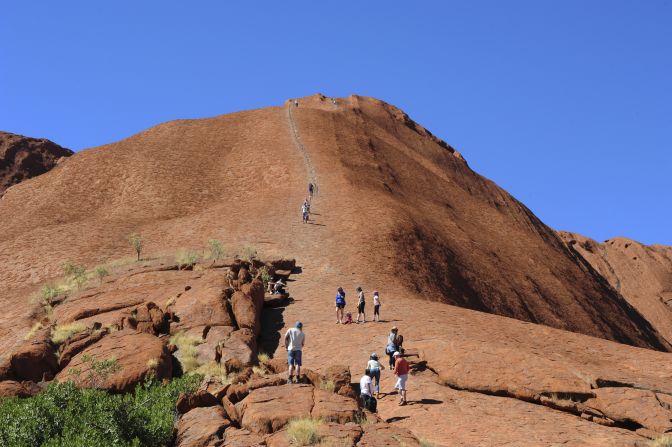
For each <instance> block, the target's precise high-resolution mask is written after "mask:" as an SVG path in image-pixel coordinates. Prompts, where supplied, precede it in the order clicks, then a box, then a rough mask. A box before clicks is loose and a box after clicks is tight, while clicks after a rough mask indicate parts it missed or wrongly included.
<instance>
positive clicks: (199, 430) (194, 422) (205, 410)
mask: <svg viewBox="0 0 672 447" xmlns="http://www.w3.org/2000/svg"><path fill="white" fill-rule="evenodd" d="M230 425H231V423H230V422H229V420H228V419H227V418H226V414H225V413H224V410H223V409H222V408H221V407H201V408H194V409H193V410H191V411H189V412H188V413H187V414H185V415H183V416H182V417H180V419H179V420H178V422H177V439H176V441H175V445H176V446H177V447H208V446H215V445H222V443H221V441H222V440H223V439H224V431H225V430H226V429H227V428H228V427H229V426H230Z"/></svg>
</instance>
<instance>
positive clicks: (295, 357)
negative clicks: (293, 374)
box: [287, 351, 301, 366]
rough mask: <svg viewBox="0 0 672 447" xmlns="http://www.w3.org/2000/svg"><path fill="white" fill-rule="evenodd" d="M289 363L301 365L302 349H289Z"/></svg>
mask: <svg viewBox="0 0 672 447" xmlns="http://www.w3.org/2000/svg"><path fill="white" fill-rule="evenodd" d="M287 364H288V365H290V366H291V365H296V366H301V351H287Z"/></svg>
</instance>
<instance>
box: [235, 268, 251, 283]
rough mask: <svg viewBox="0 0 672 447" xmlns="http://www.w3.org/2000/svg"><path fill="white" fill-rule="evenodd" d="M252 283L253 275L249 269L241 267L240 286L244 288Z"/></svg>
mask: <svg viewBox="0 0 672 447" xmlns="http://www.w3.org/2000/svg"><path fill="white" fill-rule="evenodd" d="M250 281H252V275H251V274H250V271H249V270H248V267H245V266H243V267H241V268H240V270H238V285H239V286H242V285H243V284H245V283H248V282H250Z"/></svg>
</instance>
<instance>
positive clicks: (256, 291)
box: [240, 279, 265, 336]
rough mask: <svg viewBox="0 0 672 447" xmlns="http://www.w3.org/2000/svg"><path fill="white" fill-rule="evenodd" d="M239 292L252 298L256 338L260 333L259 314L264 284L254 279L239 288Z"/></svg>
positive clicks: (262, 304) (261, 306)
mask: <svg viewBox="0 0 672 447" xmlns="http://www.w3.org/2000/svg"><path fill="white" fill-rule="evenodd" d="M240 291H241V292H243V293H245V294H246V295H248V296H250V298H252V303H253V304H254V312H255V316H256V319H255V325H256V326H255V327H256V328H257V330H256V331H255V334H256V335H257V336H258V335H259V333H260V332H261V312H262V311H263V309H264V293H265V291H264V283H263V281H261V280H260V279H255V280H254V281H252V282H251V283H248V284H244V285H243V286H241V288H240Z"/></svg>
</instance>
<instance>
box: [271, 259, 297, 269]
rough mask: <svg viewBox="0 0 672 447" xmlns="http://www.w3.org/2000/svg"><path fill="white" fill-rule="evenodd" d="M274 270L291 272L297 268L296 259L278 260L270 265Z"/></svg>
mask: <svg viewBox="0 0 672 447" xmlns="http://www.w3.org/2000/svg"><path fill="white" fill-rule="evenodd" d="M268 264H269V266H271V267H272V268H273V269H274V270H290V271H294V269H295V268H296V259H277V260H275V261H271V262H269V263H268Z"/></svg>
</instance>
